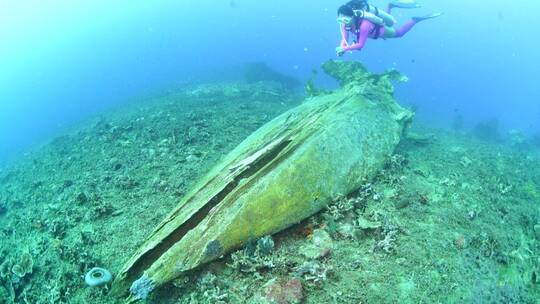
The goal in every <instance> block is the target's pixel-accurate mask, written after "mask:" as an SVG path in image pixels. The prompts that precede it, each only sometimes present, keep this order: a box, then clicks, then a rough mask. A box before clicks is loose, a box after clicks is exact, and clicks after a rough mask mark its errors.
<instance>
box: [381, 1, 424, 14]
mask: <svg viewBox="0 0 540 304" xmlns="http://www.w3.org/2000/svg"><path fill="white" fill-rule="evenodd" d="M394 7H399V8H419V7H422V6H421V5H420V4H418V3H416V1H415V0H398V1H390V3H388V13H390V10H391V9H392V8H394Z"/></svg>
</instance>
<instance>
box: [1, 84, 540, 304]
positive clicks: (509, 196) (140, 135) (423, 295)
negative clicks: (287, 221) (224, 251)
mask: <svg viewBox="0 0 540 304" xmlns="http://www.w3.org/2000/svg"><path fill="white" fill-rule="evenodd" d="M371 81H375V80H374V79H373V80H371ZM279 87H280V86H274V85H268V84H265V83H254V84H251V85H246V84H238V83H228V84H227V83H215V84H206V85H194V86H191V87H186V88H183V89H181V90H179V91H175V92H170V93H169V94H165V95H163V96H159V97H156V98H151V99H146V100H144V101H140V102H138V103H134V104H132V105H129V106H128V107H122V108H120V109H118V110H117V111H113V112H107V113H103V114H102V115H100V117H96V118H95V119H91V120H89V121H86V122H81V124H80V125H78V126H74V127H73V128H72V129H71V130H69V131H66V132H65V134H63V135H62V136H59V137H57V139H56V140H54V141H51V143H50V144H46V145H43V146H42V147H41V148H39V149H36V150H35V151H33V152H31V153H28V155H26V156H24V157H22V158H21V159H20V160H19V161H17V162H15V163H13V164H12V165H10V166H9V167H6V168H2V170H1V171H0V198H1V199H0V202H2V203H4V206H5V208H6V209H7V212H5V213H3V214H2V215H0V238H1V240H2V241H1V242H0V303H17V304H19V303H21V304H22V303H103V304H114V303H118V299H116V298H114V297H113V296H112V295H111V294H110V293H109V289H108V288H107V285H105V288H88V287H87V285H86V284H84V281H83V279H82V278H83V277H84V275H85V274H86V273H87V272H88V271H89V270H90V269H92V268H93V267H96V266H98V265H107V267H108V268H109V269H110V270H111V271H112V272H114V273H117V272H118V271H119V270H120V269H121V267H122V264H123V263H124V262H125V258H126V254H129V253H132V252H134V251H135V250H136V248H137V247H138V246H139V245H140V244H141V242H143V241H144V240H145V238H146V237H147V236H148V234H149V233H150V232H151V230H152V227H154V226H155V225H157V224H158V223H159V221H160V220H161V219H162V217H163V216H165V215H166V212H167V210H169V209H172V208H174V206H175V205H176V204H177V203H178V200H179V198H180V197H182V196H183V195H185V194H186V193H187V192H188V191H189V189H190V188H192V187H193V186H194V182H195V181H196V180H197V179H198V178H200V177H201V176H202V175H203V174H204V173H205V172H207V171H208V170H209V169H210V168H211V167H212V166H213V165H215V164H216V163H217V162H218V161H219V160H220V159H222V157H223V156H224V155H225V154H227V153H228V152H230V150H232V149H233V148H234V147H235V146H237V145H238V144H239V143H240V142H241V141H242V140H244V139H245V138H246V137H247V136H248V135H249V134H251V133H252V132H253V131H255V130H256V129H258V128H259V127H260V126H262V125H263V124H265V123H266V122H268V121H269V120H271V119H273V118H274V117H276V116H278V115H279V114H281V113H283V112H285V111H287V110H288V109H290V108H292V107H294V106H296V105H298V104H300V102H301V100H302V98H300V97H298V96H296V97H295V96H293V95H290V92H285V91H282V90H281V91H280V89H279ZM323 95H324V94H323ZM321 96H322V95H321ZM308 102H309V101H308ZM411 131H414V132H416V133H418V134H431V133H432V134H434V135H435V137H436V139H437V140H435V141H432V142H430V143H427V144H424V145H418V144H415V143H413V142H411V141H408V140H405V141H402V142H401V143H400V145H399V146H398V147H397V148H396V150H395V151H393V153H392V154H391V155H390V156H389V157H388V158H387V163H386V164H385V165H384V166H383V168H382V170H381V171H380V172H379V174H378V175H377V176H376V177H375V178H374V179H372V180H370V181H367V180H366V181H364V183H363V184H362V186H361V187H360V189H358V190H357V191H356V192H354V193H351V194H350V195H348V196H346V195H345V194H344V193H341V194H336V195H335V196H333V197H332V202H331V204H329V205H328V206H327V207H326V208H324V209H323V210H321V212H319V213H317V214H316V215H314V216H312V217H311V218H309V219H306V220H304V221H302V222H300V223H298V224H297V225H295V226H293V227H290V228H289V229H287V230H284V231H282V232H280V233H278V234H276V235H274V236H272V237H271V238H270V237H264V238H263V240H261V241H259V240H257V241H252V242H248V243H246V244H245V246H244V247H243V248H241V249H239V250H237V251H235V252H233V253H232V254H231V255H224V256H223V257H220V258H218V259H217V260H216V261H214V262H212V263H209V264H207V265H204V266H201V267H200V268H199V269H197V270H196V271H194V272H193V273H192V274H190V275H188V276H186V277H182V278H180V279H178V280H177V281H174V282H173V283H171V284H169V285H167V288H163V289H162V290H154V291H153V292H152V293H151V294H149V296H148V300H147V302H148V303H201V304H202V303H252V304H255V303H257V304H262V303H265V304H268V303H270V302H271V301H274V302H276V300H281V301H289V302H290V303H294V301H298V298H299V297H300V291H301V300H299V301H301V303H306V304H311V303H482V302H493V303H537V302H538V300H537V299H538V298H540V291H539V288H538V284H539V278H538V276H539V271H540V267H539V263H538V261H539V258H540V256H539V252H540V217H539V216H538V214H540V205H539V204H538V202H540V194H539V193H540V188H539V187H538V185H540V170H539V168H540V155H538V151H537V149H516V148H515V147H512V146H511V145H510V142H509V141H504V142H493V141H485V140H478V138H471V136H466V135H465V134H462V133H461V132H453V131H452V132H446V131H444V130H432V129H429V128H427V127H426V126H422V125H418V124H417V125H413V126H412V130H411ZM529 142H532V141H529ZM530 146H531V147H532V146H533V145H530ZM101 204H106V205H109V206H111V207H112V209H111V210H108V211H106V212H103V213H101V212H100V211H98V210H107V209H108V208H101V207H99V206H100V205H101ZM149 211H151V212H149ZM316 230H319V231H320V230H323V231H326V232H327V233H328V234H329V236H330V238H331V240H332V249H331V251H330V252H329V254H326V255H321V256H320V257H316V258H313V259H308V258H306V256H305V255H304V254H303V253H302V251H301V250H300V249H301V248H307V247H310V246H312V245H314V244H315V241H314V233H315V231H316ZM271 244H273V245H271ZM385 245H386V246H385ZM257 248H258V249H257ZM385 248H387V249H388V250H385ZM256 251H258V253H257V255H258V257H256V258H255V259H253V255H254V254H255V252H256ZM25 253H28V254H29V255H26V254H25ZM23 255H24V256H25V258H24V259H23ZM240 255H243V256H242V257H241V258H240V259H244V260H249V259H251V260H250V262H251V263H254V264H255V265H264V264H265V263H267V262H268V261H271V262H272V265H273V267H261V266H253V268H254V269H255V271H248V272H244V271H242V269H253V268H252V267H251V266H249V265H247V266H245V268H244V266H242V267H240V264H237V265H238V267H237V266H233V265H234V263H235V262H234V260H233V259H238V258H239V257H240ZM29 256H31V260H32V264H33V265H32V267H31V268H32V272H31V273H29V272H28V273H26V272H27V271H26V270H24V271H20V272H19V270H20V269H16V272H17V273H19V274H21V273H23V272H25V275H24V276H23V277H22V278H20V277H19V276H18V275H17V274H15V273H13V272H12V269H13V266H14V265H19V266H20V267H21V268H26V269H29V267H28V265H29V263H27V262H28V261H29V259H28V257H29ZM25 261H26V262H25ZM23 265H27V266H23ZM228 265H229V266H228ZM288 282H290V283H289V284H287V283H288ZM300 286H301V288H300ZM288 294H289V295H292V296H291V297H286V295H288ZM272 299H273V300H272Z"/></svg>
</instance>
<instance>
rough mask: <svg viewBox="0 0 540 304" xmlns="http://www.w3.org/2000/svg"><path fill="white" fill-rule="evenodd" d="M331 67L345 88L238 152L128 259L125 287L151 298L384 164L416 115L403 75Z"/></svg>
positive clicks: (287, 116)
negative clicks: (399, 89) (398, 95)
mask: <svg viewBox="0 0 540 304" xmlns="http://www.w3.org/2000/svg"><path fill="white" fill-rule="evenodd" d="M323 68H324V69H325V71H326V72H327V73H329V74H331V75H332V76H334V77H336V78H337V79H338V80H339V81H340V83H341V85H342V88H341V89H339V90H337V91H335V92H332V93H328V94H325V95H320V96H317V97H312V98H310V99H308V100H306V102H304V103H303V104H301V105H300V106H298V107H296V108H294V109H292V110H290V111H288V112H286V113H284V114H282V115H280V116H278V117H277V118H275V119H274V120H272V121H270V122H269V123H267V124H266V125H264V126H263V127H261V128H260V129H259V130H257V131H256V132H255V133H253V134H252V135H251V136H249V137H248V138H247V139H246V140H244V141H243V142H242V143H241V144H240V145H239V146H238V147H237V148H236V149H234V150H233V151H232V152H231V153H229V154H228V155H227V156H226V157H225V159H224V160H222V161H221V162H220V163H219V164H218V165H217V166H216V167H214V168H213V169H212V170H211V172H209V173H208V174H207V175H206V176H205V177H204V178H202V179H201V180H200V181H199V182H198V184H197V185H196V186H195V187H194V188H193V189H192V191H191V192H190V193H188V194H187V195H186V196H185V197H184V198H183V199H182V201H181V202H180V203H179V204H178V206H177V207H176V208H175V209H174V210H173V211H172V212H171V213H170V214H169V215H168V216H167V217H166V218H165V219H164V220H163V221H162V222H161V223H160V224H159V225H158V226H157V227H156V228H155V230H154V231H153V232H152V234H151V235H150V236H149V238H148V240H147V241H146V242H145V243H144V244H143V245H142V246H141V247H140V248H139V249H138V250H137V252H136V253H135V254H134V256H133V257H132V258H131V259H130V260H129V261H128V262H127V263H126V265H125V266H124V268H123V269H122V270H121V271H120V272H119V274H118V276H117V278H116V280H115V282H114V285H113V290H114V292H115V293H116V294H118V295H124V294H126V293H127V292H128V291H131V293H132V297H133V298H144V297H145V296H146V295H147V294H148V293H149V292H151V291H152V290H153V289H154V288H155V287H157V286H159V285H162V284H164V283H166V282H168V281H170V280H172V279H174V278H176V277H178V276H181V275H182V274H183V273H185V272H187V271H189V270H192V269H194V268H196V267H198V266H199V265H201V264H203V263H206V262H209V261H212V260H214V259H216V258H218V257H220V256H222V255H224V254H225V253H227V252H229V251H231V250H232V249H234V248H237V247H239V246H241V245H242V244H244V243H245V242H246V241H249V240H252V239H256V238H259V237H261V236H264V235H267V234H273V233H275V232H278V231H280V230H282V229H284V228H287V227H289V226H291V225H293V224H295V223H298V222H299V221H301V220H303V219H305V218H307V217H309V216H310V215H313V214H314V213H316V212H318V211H319V210H321V209H322V208H323V207H325V205H326V204H327V203H328V202H330V201H331V200H332V199H333V198H335V197H337V196H340V195H346V194H348V193H350V192H352V191H354V190H355V189H357V188H358V187H359V186H360V185H361V184H362V183H364V182H365V181H366V179H369V178H370V177H372V176H373V175H374V174H375V173H376V172H377V171H378V170H379V169H380V168H381V166H382V165H383V164H384V162H385V160H386V159H387V157H388V155H389V154H391V153H392V152H393V150H394V148H395V147H396V145H397V144H398V142H399V140H400V137H401V134H402V132H403V130H404V128H405V126H406V124H407V123H408V122H409V121H410V120H411V118H412V113H411V112H409V111H407V110H405V109H403V108H401V107H400V106H399V105H398V104H397V103H396V102H395V100H394V99H393V97H392V93H393V89H392V86H391V84H390V79H391V78H392V77H395V76H398V75H397V73H396V72H390V73H385V74H382V75H374V74H370V73H368V72H367V71H366V70H365V69H364V68H363V67H362V66H361V65H360V64H359V63H353V62H338V61H329V62H327V63H326V64H325V65H324V66H323Z"/></svg>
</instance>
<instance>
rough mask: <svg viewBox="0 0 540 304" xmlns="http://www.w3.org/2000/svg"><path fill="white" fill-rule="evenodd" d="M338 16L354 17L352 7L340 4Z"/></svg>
mask: <svg viewBox="0 0 540 304" xmlns="http://www.w3.org/2000/svg"><path fill="white" fill-rule="evenodd" d="M337 14H338V16H340V15H343V16H347V17H354V11H353V9H352V8H351V7H350V6H348V5H342V6H340V7H339V9H338V11H337Z"/></svg>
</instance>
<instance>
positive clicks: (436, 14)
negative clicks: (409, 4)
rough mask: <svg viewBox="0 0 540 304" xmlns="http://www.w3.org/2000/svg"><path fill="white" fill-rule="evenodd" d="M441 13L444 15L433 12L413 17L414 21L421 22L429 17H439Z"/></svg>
mask: <svg viewBox="0 0 540 304" xmlns="http://www.w3.org/2000/svg"><path fill="white" fill-rule="evenodd" d="M440 15H442V13H433V14H430V15H426V16H420V17H413V18H412V19H413V20H414V21H416V22H420V21H424V20H428V19H433V18H437V17H439V16H440Z"/></svg>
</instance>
